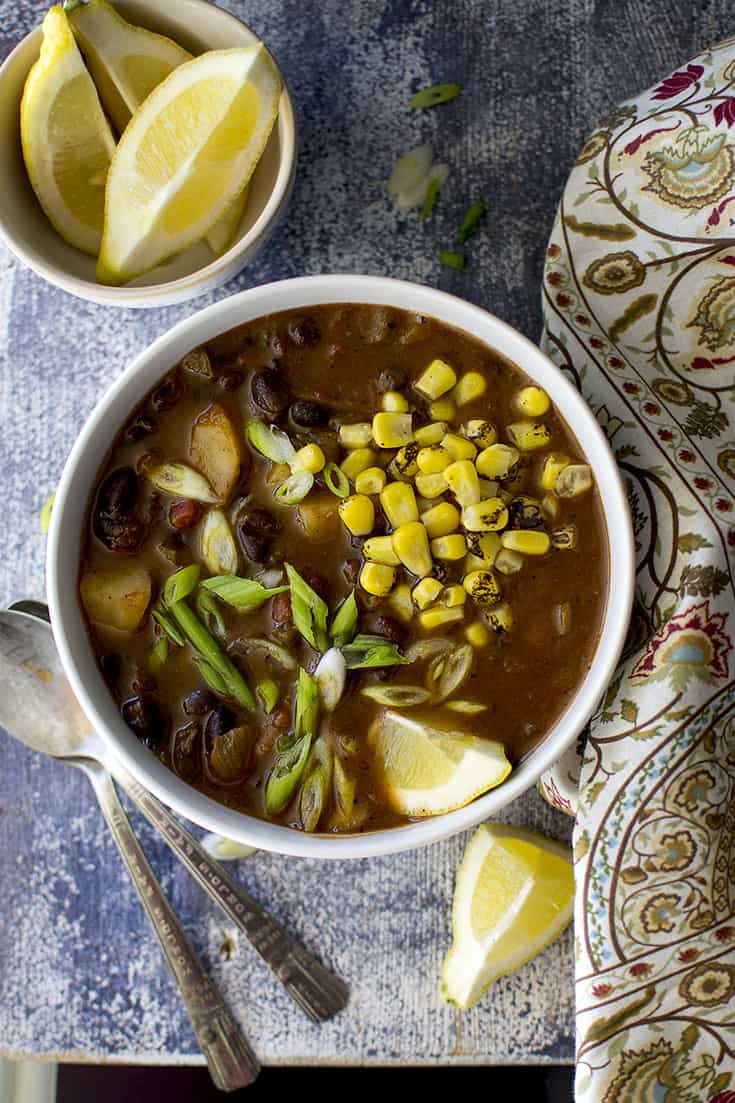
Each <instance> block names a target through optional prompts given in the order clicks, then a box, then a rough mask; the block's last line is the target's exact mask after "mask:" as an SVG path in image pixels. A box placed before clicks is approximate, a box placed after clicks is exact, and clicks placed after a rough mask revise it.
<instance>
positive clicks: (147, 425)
mask: <svg viewBox="0 0 735 1103" xmlns="http://www.w3.org/2000/svg"><path fill="white" fill-rule="evenodd" d="M157 428H158V420H157V419H156V418H155V417H153V415H152V414H142V415H141V416H140V417H137V418H136V419H135V421H133V422H131V423H130V425H128V428H127V429H126V431H125V436H126V437H127V438H128V440H132V441H138V440H142V439H143V437H147V436H150V434H151V433H155V431H156V429H157Z"/></svg>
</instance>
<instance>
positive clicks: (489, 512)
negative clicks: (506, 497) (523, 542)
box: [462, 498, 508, 532]
mask: <svg viewBox="0 0 735 1103" xmlns="http://www.w3.org/2000/svg"><path fill="white" fill-rule="evenodd" d="M462 524H463V525H464V527H465V528H466V529H467V531H468V532H498V530H499V529H504V528H505V526H506V525H507V524H508V510H507V508H506V506H505V504H504V503H503V502H501V500H500V498H486V499H485V500H484V501H482V502H477V504H476V505H469V506H465V508H464V509H463V510H462Z"/></svg>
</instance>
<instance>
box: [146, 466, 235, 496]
mask: <svg viewBox="0 0 735 1103" xmlns="http://www.w3.org/2000/svg"><path fill="white" fill-rule="evenodd" d="M145 474H146V477H147V478H148V479H150V481H151V482H152V483H153V485H154V486H155V487H156V489H157V490H162V491H163V492H164V494H176V495H178V496H179V497H180V498H190V499H191V500H192V501H194V502H209V503H214V502H216V501H218V498H217V495H216V494H215V492H214V491H213V490H212V488H211V486H210V485H209V483H208V482H207V480H206V479H205V478H204V476H203V475H200V474H199V472H198V471H195V470H194V468H193V467H187V466H186V464H183V463H162V464H160V465H159V466H158V467H148V468H146V471H145Z"/></svg>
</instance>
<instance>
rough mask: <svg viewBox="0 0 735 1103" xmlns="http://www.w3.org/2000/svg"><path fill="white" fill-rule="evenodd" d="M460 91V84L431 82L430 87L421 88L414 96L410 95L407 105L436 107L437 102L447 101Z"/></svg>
mask: <svg viewBox="0 0 735 1103" xmlns="http://www.w3.org/2000/svg"><path fill="white" fill-rule="evenodd" d="M461 91H462V85H461V84H455V83H453V82H452V83H449V84H432V85H431V87H430V88H422V89H421V91H420V92H417V93H416V95H415V96H412V97H411V101H410V103H409V105H408V106H409V107H412V108H424V107H436V105H437V104H439V103H449V101H450V100H453V99H454V98H455V97H456V96H458V95H459V93H460V92H461Z"/></svg>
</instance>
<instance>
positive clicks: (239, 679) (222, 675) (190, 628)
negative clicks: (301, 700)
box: [171, 601, 255, 710]
mask: <svg viewBox="0 0 735 1103" xmlns="http://www.w3.org/2000/svg"><path fill="white" fill-rule="evenodd" d="M171 615H172V616H173V618H174V619H175V621H176V623H177V624H178V626H179V628H181V630H182V631H183V633H184V635H185V636H186V637H187V639H188V640H189V643H190V644H191V646H192V647H193V648H194V650H195V651H196V652H197V653H198V657H199V661H200V669H201V671H202V674H203V676H204V677H205V678H207V674H208V673H209V675H210V677H211V678H214V677H215V676H217V677H218V679H219V682H218V685H220V686H222V687H224V688H218V689H217V692H218V693H223V694H224V695H226V696H228V697H232V698H233V699H234V700H235V701H237V703H238V704H240V705H242V706H243V708H246V709H251V710H252V709H254V708H255V697H254V696H253V693H252V690H251V689H250V686H249V685H248V684H247V682H246V681H245V679H244V678H243V676H242V674H241V673H240V671H239V670H238V669H237V667H236V666H235V665H234V664H233V663H232V661H231V660H230V659H229V658H228V657H227V655H225V653H224V652H223V651H222V649H221V648H220V646H219V644H218V643H217V641H216V640H215V639H214V637H213V636H212V635H211V634H210V633H209V632H208V631H207V629H206V628H205V627H204V625H203V624H202V622H201V621H200V620H199V619H198V617H197V616H196V614H195V613H194V612H192V610H191V609H190V608H189V606H188V605H187V604H186V602H185V601H177V602H176V604H175V605H172V606H171ZM202 660H203V661H204V664H205V666H202V665H201V663H202ZM212 671H214V674H212V673H211V672H212ZM209 684H210V685H212V681H210V683H209ZM212 688H214V685H212Z"/></svg>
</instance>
